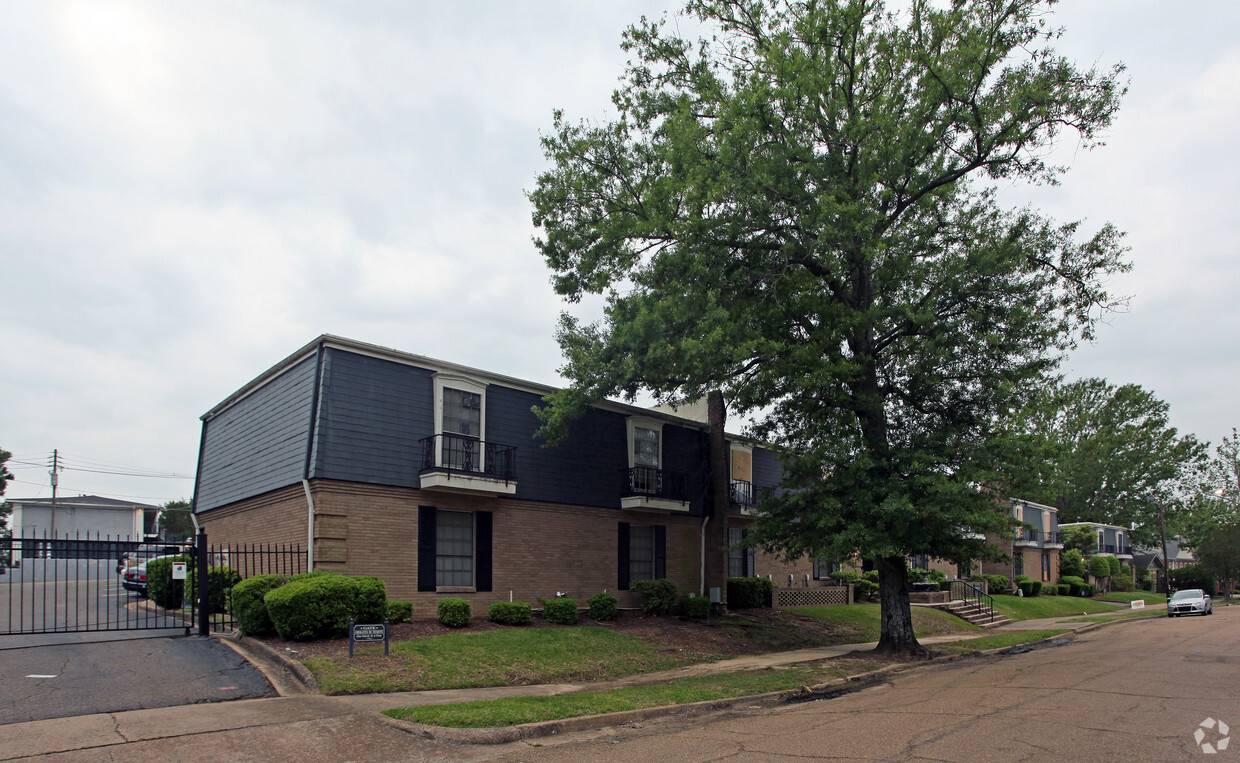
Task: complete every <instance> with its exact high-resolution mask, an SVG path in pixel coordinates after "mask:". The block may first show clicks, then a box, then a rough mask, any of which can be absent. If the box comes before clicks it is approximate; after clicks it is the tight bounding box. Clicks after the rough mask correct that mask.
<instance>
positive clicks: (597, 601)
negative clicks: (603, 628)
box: [586, 592, 619, 622]
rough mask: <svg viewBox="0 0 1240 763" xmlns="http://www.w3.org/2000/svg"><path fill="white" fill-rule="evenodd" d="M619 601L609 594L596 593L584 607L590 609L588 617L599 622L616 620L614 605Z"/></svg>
mask: <svg viewBox="0 0 1240 763" xmlns="http://www.w3.org/2000/svg"><path fill="white" fill-rule="evenodd" d="M618 603H619V599H617V598H616V597H615V596H613V595H612V594H609V593H606V592H604V593H596V594H594V595H593V596H591V597H590V598H589V599H588V600H587V601H586V605H587V606H588V607H589V608H590V617H592V618H594V619H595V620H598V621H600V622H606V621H608V620H615V619H616V611H617V610H616V605H617V604H618Z"/></svg>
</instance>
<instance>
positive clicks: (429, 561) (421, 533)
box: [418, 506, 435, 591]
mask: <svg viewBox="0 0 1240 763" xmlns="http://www.w3.org/2000/svg"><path fill="white" fill-rule="evenodd" d="M418 590H419V591H434V590H435V507H434V506H419V507H418Z"/></svg>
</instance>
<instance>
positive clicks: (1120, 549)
mask: <svg viewBox="0 0 1240 763" xmlns="http://www.w3.org/2000/svg"><path fill="white" fill-rule="evenodd" d="M1098 553H1099V554H1109V555H1110V556H1132V546H1130V545H1128V544H1127V543H1099V544H1098Z"/></svg>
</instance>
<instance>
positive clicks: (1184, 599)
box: [1167, 588, 1214, 617]
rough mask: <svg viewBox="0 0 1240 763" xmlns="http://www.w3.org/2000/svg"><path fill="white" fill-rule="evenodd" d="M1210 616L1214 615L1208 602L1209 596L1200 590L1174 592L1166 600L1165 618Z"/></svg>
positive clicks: (1212, 606)
mask: <svg viewBox="0 0 1240 763" xmlns="http://www.w3.org/2000/svg"><path fill="white" fill-rule="evenodd" d="M1212 614H1214V605H1213V604H1212V603H1211V601H1210V595H1209V594H1208V593H1206V592H1205V591H1203V590H1201V589H1200V588H1185V589H1184V590H1183V591H1176V592H1175V593H1174V594H1172V595H1171V598H1170V599H1168V600H1167V617H1179V616H1180V615H1212Z"/></svg>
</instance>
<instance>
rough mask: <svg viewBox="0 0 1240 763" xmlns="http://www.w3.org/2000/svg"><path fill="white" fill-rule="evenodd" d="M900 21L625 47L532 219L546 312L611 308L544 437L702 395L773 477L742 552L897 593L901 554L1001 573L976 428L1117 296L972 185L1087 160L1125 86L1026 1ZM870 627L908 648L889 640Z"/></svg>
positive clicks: (1006, 523)
mask: <svg viewBox="0 0 1240 763" xmlns="http://www.w3.org/2000/svg"><path fill="white" fill-rule="evenodd" d="M917 7H918V12H917V13H896V14H886V13H884V12H883V10H882V7H881V5H880V4H877V3H875V4H861V3H849V4H836V3H795V4H787V5H781V6H779V7H771V6H766V5H764V4H761V3H752V4H749V3H711V2H700V3H691V4H690V5H689V7H688V8H687V13H688V14H689V15H691V16H696V17H697V18H698V20H699V21H701V22H703V23H704V24H705V25H706V26H707V27H708V28H710V30H711V36H710V37H709V39H707V40H705V41H702V42H701V44H700V45H699V44H695V43H694V41H691V40H682V39H679V38H677V37H676V36H675V33H674V31H673V30H675V29H677V27H676V26H675V25H667V26H664V25H663V24H662V23H661V22H658V21H654V22H647V21H642V22H640V23H639V24H638V25H636V26H635V27H632V28H630V29H629V30H628V31H627V32H626V35H625V43H624V44H625V46H626V49H627V50H628V52H629V55H630V60H631V61H633V62H634V63H633V64H632V65H631V68H630V71H629V73H628V75H627V77H626V78H625V79H624V80H623V84H622V86H621V88H620V89H619V91H618V92H617V93H616V95H615V99H614V102H615V104H616V106H617V109H618V110H619V112H620V113H619V115H618V116H617V118H616V119H614V120H613V121H611V122H608V123H605V124H591V123H574V122H571V121H569V120H568V119H566V118H565V117H564V116H563V115H562V114H559V113H557V115H556V117H555V124H554V126H553V129H552V130H551V132H550V134H549V135H547V136H546V137H545V138H544V139H543V149H544V153H545V155H546V156H547V158H548V160H549V161H550V162H551V168H550V169H548V170H547V171H546V172H544V173H543V174H542V175H540V176H539V178H538V181H537V185H536V187H535V189H534V190H533V191H532V192H530V194H529V196H530V200H531V202H532V204H533V207H534V212H533V220H534V224H535V225H536V226H537V227H538V228H539V229H540V231H539V234H538V237H537V238H536V240H535V245H536V246H537V248H538V249H539V251H540V253H541V254H542V256H543V257H544V258H545V259H546V262H547V265H548V266H549V267H550V269H551V270H552V272H553V275H552V280H553V284H554V286H555V289H556V291H557V292H558V293H559V294H560V295H561V296H563V297H564V298H565V299H566V300H568V301H570V302H578V301H580V300H581V299H583V298H584V297H587V296H588V295H594V294H601V295H604V297H605V300H606V306H605V308H604V316H603V321H602V322H601V323H597V324H583V323H581V322H580V321H579V320H578V319H576V318H575V317H573V316H571V315H567V314H565V315H564V316H563V317H562V318H561V323H560V330H559V332H558V335H557V339H558V341H559V343H560V346H561V349H562V352H563V354H564V356H565V358H566V361H567V363H566V365H565V367H564V368H563V369H562V371H563V374H564V375H565V377H566V378H567V379H568V380H569V386H568V388H566V389H564V390H561V391H559V392H556V393H553V394H551V395H549V396H548V397H547V398H545V401H546V403H547V404H546V405H545V406H544V407H541V408H539V409H537V410H538V415H539V416H540V417H541V418H542V420H543V422H544V426H543V428H542V430H541V433H542V435H544V436H546V437H547V438H548V439H549V440H550V441H551V442H557V441H559V440H560V439H561V438H562V437H563V436H564V435H565V434H566V432H567V429H568V424H569V422H570V421H571V420H572V419H573V418H574V417H576V416H578V415H580V413H581V412H582V411H583V410H584V409H585V407H586V406H587V405H588V404H589V403H591V402H594V401H597V400H601V399H603V398H606V397H608V396H610V395H620V396H624V397H627V398H630V399H631V398H633V397H634V396H635V395H636V394H638V393H639V392H641V391H643V390H648V391H650V392H651V393H653V395H654V396H655V397H657V398H659V399H661V400H665V399H671V398H698V397H702V396H704V395H705V394H706V393H707V392H709V391H712V390H719V391H721V392H722V394H723V395H724V397H725V398H726V399H727V400H728V402H729V404H730V405H731V407H732V408H733V410H734V411H735V412H736V413H738V414H741V415H747V414H753V415H754V416H755V417H756V419H757V420H756V421H755V427H754V434H755V435H756V436H757V437H759V438H761V439H764V440H766V441H768V442H772V443H774V444H775V445H776V446H777V447H778V448H779V449H780V450H781V455H782V459H783V466H784V471H783V482H784V484H783V487H785V488H789V489H788V490H787V491H785V492H781V493H779V494H776V495H772V496H770V497H768V498H767V499H766V500H765V501H764V504H763V513H762V515H761V516H760V518H759V520H758V523H757V525H756V526H755V528H754V536H753V537H754V541H755V543H757V544H758V545H760V546H762V547H764V548H768V549H771V550H775V551H779V552H782V553H784V554H786V555H788V556H790V557H802V556H807V555H826V556H832V555H834V556H840V557H843V556H846V555H850V554H853V553H857V552H860V553H861V554H863V555H864V556H866V557H867V558H872V559H874V561H875V563H876V564H877V565H878V568H879V569H880V570H882V571H883V575H885V576H891V579H892V580H898V581H900V582H901V583H903V580H904V559H905V557H907V556H911V555H915V554H930V555H932V556H934V557H937V558H941V559H946V560H948V561H951V562H955V563H963V562H967V561H973V560H978V559H987V558H994V557H995V556H996V555H997V554H998V553H999V552H998V551H997V550H996V549H994V548H993V547H990V546H988V545H987V544H986V543H985V541H984V540H982V539H981V537H980V536H981V535H982V534H984V533H986V532H1008V531H1010V529H1011V527H1012V526H1013V523H1014V520H1013V519H1012V518H1011V517H1010V516H1009V515H1007V514H1005V513H1004V512H1001V511H996V509H995V506H994V503H993V501H992V499H991V497H990V495H989V494H987V493H984V492H982V491H980V490H978V489H977V487H976V486H977V485H979V484H988V483H990V482H991V478H992V477H993V475H994V471H995V468H996V467H997V466H998V463H997V458H998V456H999V455H1000V453H1001V452H1002V451H1003V450H1004V448H1005V447H1006V444H1007V443H1006V441H1004V440H1001V439H1000V438H998V437H997V435H998V433H997V432H996V430H995V427H996V424H995V422H997V421H1000V420H1001V419H1002V418H1003V417H1004V416H1005V415H1006V413H1007V412H1008V411H1010V410H1011V409H1012V408H1013V407H1014V406H1017V405H1019V404H1020V403H1021V402H1022V401H1023V398H1024V397H1025V395H1026V394H1027V392H1026V390H1027V389H1028V388H1029V387H1030V385H1032V384H1034V383H1036V382H1037V381H1038V380H1040V379H1042V378H1043V377H1044V376H1046V375H1047V374H1049V373H1051V372H1053V370H1054V367H1055V365H1056V363H1057V362H1058V361H1059V360H1060V358H1062V356H1063V353H1064V352H1065V351H1066V350H1067V349H1068V348H1069V347H1070V346H1071V345H1072V343H1073V342H1074V340H1075V337H1076V336H1078V335H1083V336H1087V337H1088V336H1091V335H1092V327H1093V325H1094V322H1095V320H1096V319H1097V317H1098V316H1099V315H1100V314H1101V313H1102V312H1104V311H1105V310H1106V309H1108V308H1109V307H1111V305H1112V298H1111V297H1110V296H1109V295H1108V294H1107V292H1106V282H1107V280H1108V278H1109V276H1111V275H1112V274H1113V273H1116V272H1120V271H1124V270H1127V269H1128V264H1127V263H1126V262H1125V261H1124V255H1123V247H1122V244H1121V235H1120V234H1119V233H1118V231H1116V230H1115V229H1114V228H1112V227H1110V226H1105V227H1103V228H1102V229H1101V230H1100V231H1098V232H1097V233H1096V234H1095V235H1093V236H1090V237H1087V238H1086V239H1085V240H1078V230H1079V227H1080V226H1079V225H1077V224H1075V223H1069V224H1066V225H1061V224H1059V223H1057V222H1055V221H1053V220H1051V219H1048V218H1046V217H1044V216H1041V215H1039V214H1037V213H1036V212H1035V211H1033V210H1031V209H1029V208H1023V209H1019V210H1010V209H1006V208H1004V207H1002V206H1001V205H1000V200H999V197H998V195H997V194H996V193H995V192H994V191H993V190H992V189H991V188H990V187H989V186H990V184H989V180H988V179H989V178H1004V179H1005V181H1004V182H1007V183H1011V182H1016V181H1028V182H1035V183H1036V182H1047V181H1051V180H1053V179H1054V178H1055V177H1056V176H1058V175H1059V174H1060V173H1061V172H1062V171H1063V169H1062V168H1057V167H1053V166H1050V165H1048V164H1046V163H1045V162H1044V161H1043V159H1042V158H1041V157H1042V156H1044V155H1045V152H1046V150H1047V149H1048V148H1049V147H1050V146H1051V145H1053V144H1054V143H1055V142H1056V141H1057V138H1059V137H1060V133H1061V131H1063V130H1065V129H1070V130H1072V131H1074V132H1075V133H1076V135H1077V136H1079V137H1080V140H1081V144H1080V145H1082V146H1085V147H1091V146H1093V145H1095V144H1096V143H1097V141H1098V137H1099V135H1100V133H1101V132H1102V131H1104V130H1105V129H1106V128H1107V127H1108V126H1109V125H1110V123H1111V120H1112V118H1113V116H1114V114H1115V113H1116V110H1117V108H1118V104H1119V99H1120V96H1121V94H1122V92H1123V90H1124V87H1123V85H1122V83H1121V81H1120V69H1119V68H1116V69H1114V70H1112V71H1109V72H1105V71H1097V70H1093V69H1090V70H1080V69H1078V68H1077V67H1075V66H1074V65H1073V64H1072V63H1071V62H1069V61H1068V60H1066V59H1064V58H1063V57H1062V56H1060V55H1059V54H1057V53H1055V52H1054V51H1053V50H1052V49H1049V48H1047V47H1046V46H1047V44H1048V43H1047V38H1046V37H1045V34H1044V33H1045V30H1044V28H1043V26H1042V22H1043V20H1044V16H1045V14H1046V12H1047V3H1044V2H1038V0H1015V1H1014V2H1011V3H1004V4H1002V5H997V4H995V3H993V2H984V1H983V0H966V1H963V2H960V3H952V4H946V5H945V6H943V7H939V6H938V5H928V4H927V5H924V6H923V5H918V6H917ZM695 26H696V24H695ZM968 83H972V84H968ZM973 178H976V179H977V180H976V181H975V180H973ZM962 306H967V309H964V308H963V307H962ZM961 528H968V529H969V532H962V530H961ZM893 596H894V597H896V598H897V599H898V598H899V597H903V596H904V592H903V591H901V592H899V593H896V594H893ZM903 604H904V608H905V609H906V608H907V600H906V599H905V600H904V602H903ZM883 622H884V624H885V627H898V628H899V632H898V633H887V632H885V633H884V637H885V638H895V639H897V642H896V643H897V644H898V646H899V648H901V649H903V648H909V649H911V648H912V647H913V645H914V644H915V637H914V634H913V633H912V628H911V624H910V621H909V619H908V618H907V617H894V616H893V617H889V618H885V619H884V620H883Z"/></svg>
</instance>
